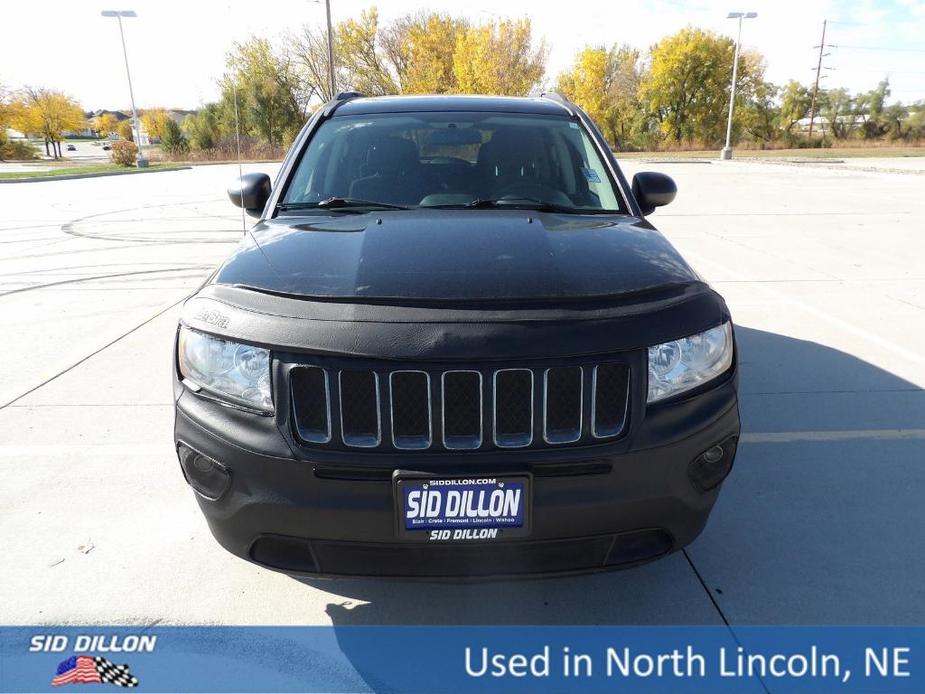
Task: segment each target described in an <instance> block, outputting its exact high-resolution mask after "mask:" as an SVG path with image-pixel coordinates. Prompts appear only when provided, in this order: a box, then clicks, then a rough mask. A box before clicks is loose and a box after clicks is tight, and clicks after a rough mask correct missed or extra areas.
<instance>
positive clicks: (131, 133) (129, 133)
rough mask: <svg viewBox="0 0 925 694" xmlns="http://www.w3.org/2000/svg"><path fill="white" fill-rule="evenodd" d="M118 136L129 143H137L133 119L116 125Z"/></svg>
mask: <svg viewBox="0 0 925 694" xmlns="http://www.w3.org/2000/svg"><path fill="white" fill-rule="evenodd" d="M116 134H117V135H118V136H119V137H121V138H122V139H123V140H126V141H128V142H134V141H135V130H134V129H133V128H132V119H131V118H126V119H125V120H120V121H119V122H118V123H116Z"/></svg>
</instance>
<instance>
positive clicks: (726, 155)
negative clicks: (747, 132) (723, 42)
mask: <svg viewBox="0 0 925 694" xmlns="http://www.w3.org/2000/svg"><path fill="white" fill-rule="evenodd" d="M757 16H758V13H757V12H730V13H729V14H728V15H726V19H738V20H739V35H738V37H737V38H736V48H735V56H734V57H733V59H732V86H731V87H730V88H729V122H728V123H726V146H725V147H723V151H722V152H721V153H720V159H732V112H733V110H734V109H735V103H736V74H737V73H738V71H739V44H741V43H742V20H743V19H754V18H755V17H757Z"/></svg>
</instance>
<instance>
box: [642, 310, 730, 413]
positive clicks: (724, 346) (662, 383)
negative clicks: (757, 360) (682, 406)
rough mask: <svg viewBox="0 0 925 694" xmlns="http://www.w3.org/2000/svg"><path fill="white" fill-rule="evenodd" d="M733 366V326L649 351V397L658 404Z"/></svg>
mask: <svg viewBox="0 0 925 694" xmlns="http://www.w3.org/2000/svg"><path fill="white" fill-rule="evenodd" d="M731 365H732V324H731V323H723V324H722V325H718V326H716V327H715V328H711V329H710V330H707V331H706V332H702V333H698V334H696V335H691V336H690V337H683V338H681V339H680V340H674V341H672V342H665V343H663V344H660V345H655V346H654V347H649V394H648V397H647V398H646V401H647V402H650V403H651V402H657V401H659V400H664V399H665V398H670V397H671V396H673V395H677V394H678V393H683V392H684V391H686V390H690V389H691V388H696V387H697V386H699V385H701V384H703V383H706V382H707V381H709V380H710V379H712V378H716V377H717V376H719V375H720V374H722V373H723V372H725V371H726V370H727V369H728V368H729V367H730V366H731Z"/></svg>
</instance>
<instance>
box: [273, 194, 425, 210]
mask: <svg viewBox="0 0 925 694" xmlns="http://www.w3.org/2000/svg"><path fill="white" fill-rule="evenodd" d="M276 207H277V209H280V210H315V209H321V210H348V209H358V208H372V209H377V210H407V209H410V208H408V207H405V206H404V205H392V204H391V203H387V202H376V201H374V200H360V199H359V198H337V197H333V198H327V199H326V200H322V201H320V202H281V203H279V204H278V205H277V206H276Z"/></svg>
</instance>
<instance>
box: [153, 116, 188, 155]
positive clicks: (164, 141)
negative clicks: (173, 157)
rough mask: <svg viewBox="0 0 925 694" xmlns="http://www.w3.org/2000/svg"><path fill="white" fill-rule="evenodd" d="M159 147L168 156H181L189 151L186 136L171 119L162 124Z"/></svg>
mask: <svg viewBox="0 0 925 694" xmlns="http://www.w3.org/2000/svg"><path fill="white" fill-rule="evenodd" d="M159 137H160V140H161V147H162V148H163V149H164V151H165V152H168V153H170V154H182V153H183V152H188V151H189V142H188V141H187V140H186V135H184V134H183V131H182V130H181V129H180V126H179V125H178V124H177V122H176V121H175V120H174V119H173V118H170V117H168V118H167V120H166V121H165V122H164V123H163V130H162V131H161V133H160V135H159Z"/></svg>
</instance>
